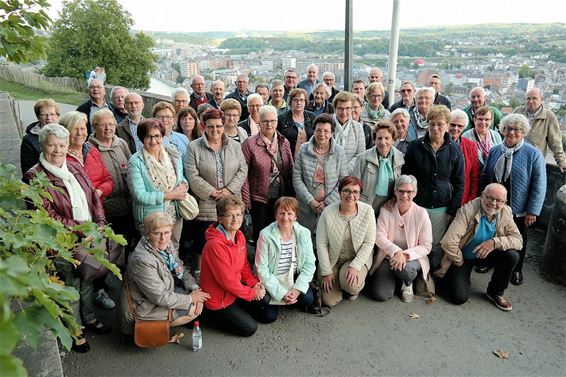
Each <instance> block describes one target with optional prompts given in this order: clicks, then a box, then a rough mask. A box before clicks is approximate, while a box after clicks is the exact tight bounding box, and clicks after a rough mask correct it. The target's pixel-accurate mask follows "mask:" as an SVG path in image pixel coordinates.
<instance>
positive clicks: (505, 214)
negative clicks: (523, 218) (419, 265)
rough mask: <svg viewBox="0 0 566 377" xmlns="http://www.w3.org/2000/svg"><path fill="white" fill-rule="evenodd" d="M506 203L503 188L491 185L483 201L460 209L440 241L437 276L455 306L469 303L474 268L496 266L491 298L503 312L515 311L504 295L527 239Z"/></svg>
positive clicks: (490, 283) (505, 191) (493, 274)
mask: <svg viewBox="0 0 566 377" xmlns="http://www.w3.org/2000/svg"><path fill="white" fill-rule="evenodd" d="M506 201H507V190H506V189H505V187H504V186H503V185H501V184H499V183H492V184H489V185H487V186H486V188H485V190H484V191H483V192H482V193H481V196H480V197H479V198H476V199H474V200H472V201H470V202H468V203H466V204H465V205H463V206H462V207H460V209H459V210H458V212H457V213H456V217H455V218H454V220H453V221H452V223H451V224H450V227H448V230H447V231H446V233H445V235H444V237H443V238H442V240H441V241H440V244H441V246H442V249H443V251H444V256H443V258H442V262H441V263H440V268H439V269H438V270H437V271H435V275H436V276H438V277H439V278H442V281H441V285H442V286H443V287H444V289H445V292H446V294H447V296H448V298H449V300H450V301H451V302H452V303H454V304H456V305H460V304H464V303H466V302H467V301H468V299H469V297H470V286H471V281H470V276H471V273H472V269H473V267H474V266H482V267H483V266H485V267H493V273H492V275H491V280H490V282H489V284H488V286H487V292H486V297H487V299H489V300H490V301H491V302H493V304H494V305H495V306H497V307H498V308H499V309H501V310H504V311H510V310H511V309H513V306H512V304H511V301H509V300H508V299H507V298H505V297H504V296H503V294H504V292H505V290H506V289H507V287H508V286H509V281H510V280H511V274H512V273H513V270H514V269H515V266H516V265H517V263H518V262H519V252H518V250H521V248H522V247H523V238H522V237H521V233H520V232H519V229H518V228H517V225H515V221H513V214H512V212H511V207H509V206H507V205H506Z"/></svg>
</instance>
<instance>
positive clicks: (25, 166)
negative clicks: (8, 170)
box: [20, 122, 41, 176]
mask: <svg viewBox="0 0 566 377" xmlns="http://www.w3.org/2000/svg"><path fill="white" fill-rule="evenodd" d="M39 130H41V126H40V124H39V122H33V123H31V124H29V125H28V126H27V127H26V134H25V135H24V138H23V139H22V145H21V147H20V167H21V169H22V176H23V175H25V174H26V172H27V171H28V170H29V169H31V167H32V166H34V165H35V164H37V163H38V162H39V155H40V154H41V147H40V146H39Z"/></svg>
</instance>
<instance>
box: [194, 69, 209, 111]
mask: <svg viewBox="0 0 566 377" xmlns="http://www.w3.org/2000/svg"><path fill="white" fill-rule="evenodd" d="M191 89H193V92H192V93H191V96H190V101H189V106H191V107H192V108H193V109H194V110H195V111H197V110H198V107H199V105H202V104H203V103H211V102H212V101H213V98H214V96H213V95H212V93H207V92H206V86H205V83H204V77H202V76H201V75H195V76H194V77H193V78H192V80H191Z"/></svg>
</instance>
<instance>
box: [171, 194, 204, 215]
mask: <svg viewBox="0 0 566 377" xmlns="http://www.w3.org/2000/svg"><path fill="white" fill-rule="evenodd" d="M175 204H176V206H177V212H178V213H179V215H181V217H182V218H183V219H185V220H192V219H194V218H195V217H197V216H198V213H199V209H198V203H197V200H196V199H195V198H194V196H192V195H191V194H189V193H187V195H186V196H185V199H184V200H175Z"/></svg>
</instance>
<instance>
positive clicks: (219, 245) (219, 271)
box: [200, 223, 259, 310]
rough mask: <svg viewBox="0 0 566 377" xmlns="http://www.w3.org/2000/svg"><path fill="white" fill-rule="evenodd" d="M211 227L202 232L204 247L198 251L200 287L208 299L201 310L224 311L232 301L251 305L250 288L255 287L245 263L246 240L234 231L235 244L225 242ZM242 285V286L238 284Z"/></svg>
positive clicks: (254, 281)
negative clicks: (245, 302) (241, 300)
mask: <svg viewBox="0 0 566 377" xmlns="http://www.w3.org/2000/svg"><path fill="white" fill-rule="evenodd" d="M217 225H218V223H214V224H212V225H210V227H208V229H207V230H206V233H205V236H206V240H207V242H206V245H205V246H204V249H203V250H202V264H201V268H200V286H201V288H202V290H203V291H204V292H207V293H208V294H210V298H209V299H208V300H207V301H206V302H205V303H204V306H205V307H206V308H207V309H210V310H219V309H224V308H226V307H228V306H230V305H232V304H233V303H234V301H236V298H238V297H239V298H241V299H243V300H246V301H251V300H252V299H253V298H254V296H255V290H254V289H253V288H252V287H253V286H254V285H256V284H257V283H259V280H258V278H257V277H255V276H254V274H253V273H252V270H251V268H250V265H249V264H248V261H247V251H246V239H245V237H244V234H243V233H242V232H240V231H239V230H238V232H237V233H236V242H234V241H232V240H227V239H226V237H225V236H224V234H223V233H222V232H221V231H219V230H218V229H216V227H217ZM242 282H243V284H242Z"/></svg>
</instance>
